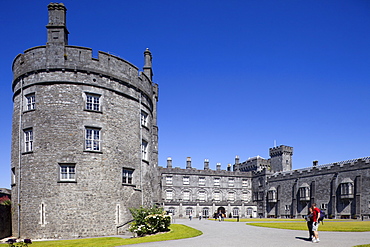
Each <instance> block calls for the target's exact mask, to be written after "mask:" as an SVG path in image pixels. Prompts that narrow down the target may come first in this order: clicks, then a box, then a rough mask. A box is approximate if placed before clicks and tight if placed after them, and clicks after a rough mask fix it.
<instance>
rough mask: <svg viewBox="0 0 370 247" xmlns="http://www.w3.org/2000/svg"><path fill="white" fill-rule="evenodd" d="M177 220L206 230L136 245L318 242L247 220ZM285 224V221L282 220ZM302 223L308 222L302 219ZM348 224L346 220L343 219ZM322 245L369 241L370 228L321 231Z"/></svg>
mask: <svg viewBox="0 0 370 247" xmlns="http://www.w3.org/2000/svg"><path fill="white" fill-rule="evenodd" d="M175 223H176V224H184V225H187V226H190V227H193V228H196V229H198V230H200V231H202V232H203V235H201V236H198V237H194V238H188V239H179V240H171V241H163V242H153V243H143V244H137V245H135V246H150V247H157V246H158V247H173V246H176V247H185V246H186V247H189V246H197V247H211V246H212V247H213V246H217V247H222V246H228V247H231V246H251V247H259V246H261V247H262V246H269V247H279V246H282V247H290V246H291V247H297V246H298V247H299V246H312V245H316V244H314V243H312V242H310V241H307V235H308V233H307V231H297V230H284V229H274V228H265V227H255V226H248V225H246V224H245V222H226V221H224V222H218V221H213V220H197V219H193V220H192V221H189V220H188V219H176V222H175ZM282 224H284V222H282ZM302 224H305V222H303V221H302ZM344 224H345V223H344ZM319 234H320V240H321V241H320V243H319V246H325V247H331V246H335V247H350V246H355V245H360V244H369V243H370V234H369V232H320V231H319Z"/></svg>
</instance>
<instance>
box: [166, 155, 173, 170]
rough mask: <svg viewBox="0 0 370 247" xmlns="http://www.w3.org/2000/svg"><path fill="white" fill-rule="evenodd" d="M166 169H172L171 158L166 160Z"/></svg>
mask: <svg viewBox="0 0 370 247" xmlns="http://www.w3.org/2000/svg"><path fill="white" fill-rule="evenodd" d="M167 168H172V158H171V157H168V158H167Z"/></svg>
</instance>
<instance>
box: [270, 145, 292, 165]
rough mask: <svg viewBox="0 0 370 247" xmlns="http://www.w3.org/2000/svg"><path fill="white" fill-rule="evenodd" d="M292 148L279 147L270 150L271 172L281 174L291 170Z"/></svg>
mask: <svg viewBox="0 0 370 247" xmlns="http://www.w3.org/2000/svg"><path fill="white" fill-rule="evenodd" d="M292 155H293V147H289V146H284V145H281V146H279V147H273V148H270V157H271V171H272V172H282V171H291V170H292Z"/></svg>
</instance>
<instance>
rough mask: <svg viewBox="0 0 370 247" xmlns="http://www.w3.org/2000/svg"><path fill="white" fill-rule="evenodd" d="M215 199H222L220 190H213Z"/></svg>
mask: <svg viewBox="0 0 370 247" xmlns="http://www.w3.org/2000/svg"><path fill="white" fill-rule="evenodd" d="M213 200H214V201H216V202H219V201H221V193H220V191H215V192H213Z"/></svg>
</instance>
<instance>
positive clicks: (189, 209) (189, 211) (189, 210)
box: [185, 207, 193, 216]
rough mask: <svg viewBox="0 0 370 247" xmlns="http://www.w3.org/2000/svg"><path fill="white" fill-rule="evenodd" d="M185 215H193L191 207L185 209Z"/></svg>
mask: <svg viewBox="0 0 370 247" xmlns="http://www.w3.org/2000/svg"><path fill="white" fill-rule="evenodd" d="M185 213H186V215H187V216H189V215H192V214H193V208H192V207H188V208H186V209H185Z"/></svg>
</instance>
